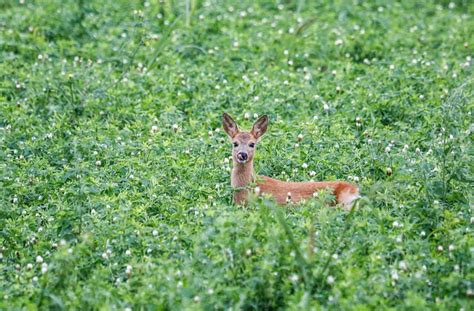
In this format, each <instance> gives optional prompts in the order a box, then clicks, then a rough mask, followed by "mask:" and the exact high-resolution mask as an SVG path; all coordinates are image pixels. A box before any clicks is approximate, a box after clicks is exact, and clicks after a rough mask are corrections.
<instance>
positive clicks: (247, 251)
mask: <svg viewBox="0 0 474 311" xmlns="http://www.w3.org/2000/svg"><path fill="white" fill-rule="evenodd" d="M245 255H247V256H250V255H252V250H251V249H250V248H249V249H248V250H246V251H245Z"/></svg>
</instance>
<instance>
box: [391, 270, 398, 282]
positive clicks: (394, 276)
mask: <svg viewBox="0 0 474 311" xmlns="http://www.w3.org/2000/svg"><path fill="white" fill-rule="evenodd" d="M392 280H394V281H396V280H398V272H397V271H396V270H393V271H392Z"/></svg>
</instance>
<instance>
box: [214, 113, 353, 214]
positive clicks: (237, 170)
mask: <svg viewBox="0 0 474 311" xmlns="http://www.w3.org/2000/svg"><path fill="white" fill-rule="evenodd" d="M268 123H269V118H268V116H267V115H263V116H261V117H260V118H258V119H257V121H255V123H254V124H253V126H252V129H251V130H250V131H241V130H240V129H239V126H238V125H237V123H236V122H235V121H234V119H232V117H231V116H230V115H229V114H227V113H223V115H222V126H223V128H224V131H225V132H226V133H227V136H228V137H229V138H230V140H231V142H232V166H233V167H232V173H231V187H232V188H233V192H234V195H233V199H234V202H235V203H236V204H237V205H245V204H247V202H248V200H249V195H250V193H251V191H252V189H250V187H251V186H252V185H256V187H255V188H254V192H255V193H256V194H257V195H259V196H261V195H268V196H270V197H272V198H273V199H274V200H275V201H276V202H277V203H278V204H280V205H284V204H287V203H298V202H300V201H302V200H307V199H310V198H311V197H313V196H317V194H318V192H319V191H321V190H329V191H330V192H331V193H332V194H333V195H334V196H335V201H336V202H335V203H336V204H338V205H340V206H342V207H343V208H344V209H346V210H350V209H352V206H353V204H354V201H355V200H357V199H358V198H359V188H358V187H357V186H356V185H353V184H351V183H349V182H346V181H319V182H314V181H307V182H291V181H281V180H278V179H273V178H270V177H267V176H257V175H256V174H255V172H254V168H253V160H254V157H255V152H256V147H257V144H258V143H259V142H260V138H261V137H262V136H263V134H265V132H266V131H267V127H268Z"/></svg>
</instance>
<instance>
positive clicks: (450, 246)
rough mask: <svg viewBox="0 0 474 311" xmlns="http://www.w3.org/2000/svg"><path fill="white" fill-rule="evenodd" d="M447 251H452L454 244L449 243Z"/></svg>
mask: <svg viewBox="0 0 474 311" xmlns="http://www.w3.org/2000/svg"><path fill="white" fill-rule="evenodd" d="M449 251H450V252H452V251H454V245H453V244H450V245H449Z"/></svg>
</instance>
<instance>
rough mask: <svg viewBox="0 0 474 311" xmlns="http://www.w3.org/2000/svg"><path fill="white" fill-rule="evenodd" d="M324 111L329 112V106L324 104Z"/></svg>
mask: <svg viewBox="0 0 474 311" xmlns="http://www.w3.org/2000/svg"><path fill="white" fill-rule="evenodd" d="M323 109H324V110H326V111H328V110H329V105H328V104H327V103H324V105H323Z"/></svg>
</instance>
